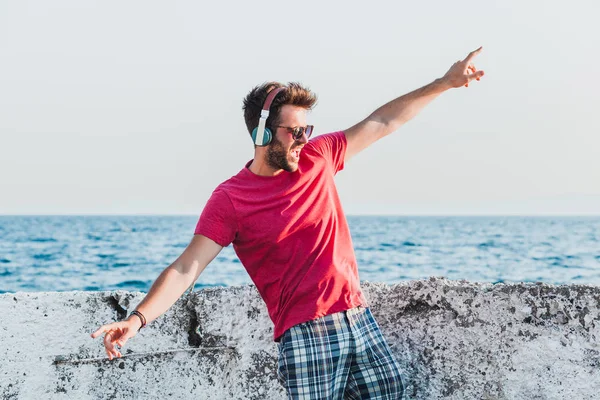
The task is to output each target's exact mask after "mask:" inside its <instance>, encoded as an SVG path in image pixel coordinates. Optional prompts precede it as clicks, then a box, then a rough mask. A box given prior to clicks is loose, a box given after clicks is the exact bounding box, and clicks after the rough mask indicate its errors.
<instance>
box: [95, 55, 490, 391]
mask: <svg viewBox="0 0 600 400" xmlns="http://www.w3.org/2000/svg"><path fill="white" fill-rule="evenodd" d="M480 51H481V48H479V49H477V50H475V51H473V52H471V53H470V54H469V55H468V56H467V57H466V58H465V59H464V60H462V61H458V62H456V63H455V64H454V65H453V66H452V67H451V68H450V69H449V70H448V72H447V73H446V74H445V75H444V76H443V77H442V78H440V79H437V80H435V81H434V82H432V83H430V84H429V85H426V86H424V87H422V88H420V89H418V90H415V91H413V92H411V93H408V94H406V95H404V96H401V97H399V98H397V99H395V100H393V101H391V102H389V103H387V104H385V105H383V106H382V107H380V108H379V109H377V110H376V111H375V112H373V113H372V114H371V115H370V116H368V117H367V118H366V119H365V120H363V121H362V122H360V123H358V124H357V125H355V126H353V127H351V128H349V129H347V130H345V131H341V132H335V133H330V134H326V135H321V136H318V137H316V138H315V139H313V140H311V141H309V136H310V135H311V133H312V126H310V125H307V124H306V113H307V111H308V110H310V109H311V108H312V107H313V105H314V104H315V102H316V97H315V96H314V95H313V94H312V93H311V92H310V91H309V90H307V89H305V88H303V87H302V86H301V85H299V84H294V83H292V84H289V85H287V86H284V85H282V84H279V83H267V84H264V85H262V86H258V87H256V88H254V89H253V90H252V91H251V92H250V93H249V94H248V96H247V97H246V98H245V100H244V117H245V120H246V125H247V127H248V131H249V132H250V134H251V136H252V138H253V141H254V143H255V154H254V159H253V160H252V161H250V162H248V164H247V165H246V166H245V167H244V168H243V169H242V170H241V171H240V172H239V173H238V174H237V175H235V176H234V177H232V178H230V179H228V180H227V181H225V182H223V183H222V184H221V185H219V186H218V187H217V188H216V190H215V191H214V192H213V194H212V196H211V198H210V199H209V201H208V203H207V204H206V207H205V208H204V210H203V212H202V215H201V216H200V219H199V221H198V225H197V227H196V231H195V235H194V237H193V239H192V241H191V242H190V244H189V246H188V247H187V248H186V250H185V251H184V252H183V254H182V255H181V256H180V257H179V258H178V259H177V260H176V261H175V262H174V263H173V264H172V265H170V266H169V267H168V268H166V269H165V270H164V271H163V272H162V273H161V274H160V276H159V277H158V278H157V280H156V281H155V282H154V284H153V285H152V287H151V289H150V291H149V292H148V294H147V295H146V297H145V298H144V299H143V301H142V302H141V303H140V304H139V305H138V307H137V310H136V311H134V313H132V315H131V316H130V317H129V318H128V319H127V320H125V321H121V322H116V323H112V324H108V325H103V326H102V327H100V328H99V329H98V330H97V331H96V332H94V333H93V334H92V337H93V338H96V337H98V336H99V335H101V334H102V333H105V334H106V335H105V337H104V345H105V348H106V352H107V354H108V357H109V358H110V359H112V358H113V357H121V353H120V351H119V350H118V349H117V348H116V347H115V346H116V345H119V346H121V347H122V346H123V345H124V344H125V342H126V341H127V340H128V339H130V338H132V337H133V336H135V334H136V333H137V331H138V329H139V328H140V327H142V326H144V325H145V324H146V323H147V322H150V321H152V320H154V319H156V318H158V317H159V316H160V315H161V314H162V313H164V312H165V311H166V310H167V309H168V308H169V307H170V306H171V305H173V303H175V301H176V300H177V299H178V298H179V297H180V296H181V295H182V294H183V293H184V292H185V290H186V289H187V288H188V287H189V286H190V285H191V284H193V282H195V280H196V279H197V277H198V276H199V275H200V273H201V272H202V271H203V270H204V268H205V267H206V266H207V265H208V264H209V263H210V262H211V261H212V260H213V259H214V258H215V257H216V256H217V254H218V253H219V252H220V251H221V249H222V248H223V247H225V246H227V245H229V244H230V243H232V244H233V247H234V250H235V252H236V254H237V255H238V257H239V259H240V261H241V262H242V264H243V265H244V267H245V268H246V270H247V271H248V273H249V275H250V277H251V278H252V280H253V282H254V283H255V284H256V287H257V289H258V291H259V292H260V295H261V296H262V298H263V300H264V301H265V303H266V305H267V309H268V311H269V315H270V317H271V319H272V321H273V323H274V326H275V329H274V338H275V340H276V341H277V342H278V343H279V350H280V356H279V368H278V377H279V380H280V382H281V383H282V384H283V386H284V387H285V389H286V391H287V393H288V395H289V397H290V398H294V399H295V398H303V399H305V398H306V399H313V398H314V399H316V398H319V399H341V398H351V399H361V398H377V399H398V398H401V397H402V395H403V391H404V386H403V383H402V377H401V375H400V372H399V368H398V364H397V362H396V360H395V359H394V356H393V355H392V353H391V351H390V348H389V347H388V345H387V344H386V342H385V339H384V338H383V337H382V335H381V332H380V331H379V328H378V326H377V324H376V322H375V321H374V319H373V317H372V315H371V313H370V311H369V309H368V308H367V304H366V301H365V299H364V297H363V295H362V293H361V290H360V284H359V279H358V271H357V265H356V259H355V256H354V251H353V248H352V242H351V238H350V231H349V229H348V225H347V223H346V218H345V216H344V213H343V211H342V208H341V205H340V200H339V197H338V194H337V191H336V188H335V184H334V181H333V177H334V175H335V174H336V173H337V172H338V171H340V170H341V169H342V168H343V167H344V163H345V162H346V161H347V160H348V159H350V158H351V157H353V156H354V155H355V154H357V153H358V152H360V151H361V150H363V149H365V148H366V147H367V146H369V145H371V144H372V143H373V142H375V141H377V140H378V139H381V138H382V137H384V136H386V135H388V134H390V133H392V132H393V131H395V130H396V129H398V128H399V127H400V126H401V125H402V124H404V123H405V122H406V121H408V120H410V119H411V118H412V117H414V116H415V115H416V114H417V113H418V112H419V111H420V110H421V109H422V108H423V107H424V106H425V105H427V104H428V103H429V102H431V101H432V100H433V99H434V98H436V97H437V96H439V95H440V94H441V93H443V92H444V91H446V90H448V89H451V88H457V87H461V86H468V84H469V82H471V81H472V80H474V79H476V80H479V79H480V78H481V77H482V76H483V71H477V70H476V68H475V66H474V65H473V64H472V60H473V58H474V57H475V56H476V55H477V54H478V53H479V52H480Z"/></svg>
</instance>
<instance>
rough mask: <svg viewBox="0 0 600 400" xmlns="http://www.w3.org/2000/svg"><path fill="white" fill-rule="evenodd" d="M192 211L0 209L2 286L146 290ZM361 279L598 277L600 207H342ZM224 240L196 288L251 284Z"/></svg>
mask: <svg viewBox="0 0 600 400" xmlns="http://www.w3.org/2000/svg"><path fill="white" fill-rule="evenodd" d="M197 218H198V217H197V216H0V293H7V292H20V291H24V292H37V291H72V290H80V291H104V290H128V291H142V292H147V291H148V290H149V288H150V286H151V285H152V282H153V281H154V280H155V279H156V277H157V276H158V275H159V274H160V272H161V271H162V270H163V269H164V268H166V267H167V266H168V265H170V264H171V263H172V262H173V261H174V260H175V259H176V258H177V257H178V256H179V255H180V254H181V252H182V251H183V250H184V249H185V247H186V246H187V244H188V243H189V241H190V239H191V238H192V235H193V232H194V228H195V225H196V222H197ZM348 223H349V226H350V231H351V234H352V240H353V243H354V251H355V254H356V258H357V261H358V266H359V274H360V278H361V280H362V281H370V282H385V283H388V284H394V283H398V282H402V281H408V280H416V279H427V278H429V277H431V276H436V277H446V278H448V279H453V280H468V281H475V282H490V283H499V282H505V283H516V282H545V283H550V284H556V285H561V284H593V285H600V217H520V216H519V217H518V216H510V217H502V216H494V217H462V216H460V217H459V216H449V217H437V216H436V217H413V216H349V217H348ZM250 283H251V280H250V278H249V277H248V275H247V273H246V271H245V270H244V267H243V266H242V264H241V263H240V261H239V259H238V258H237V256H236V255H235V253H234V251H233V249H232V247H231V246H229V247H227V248H224V249H223V251H222V252H221V253H220V254H219V255H218V256H217V258H216V259H215V260H214V261H213V262H212V263H211V264H210V265H209V266H208V267H207V268H206V270H205V271H204V273H203V274H202V275H201V276H200V278H199V279H198V281H197V283H196V286H195V288H196V289H200V288H203V287H212V286H233V285H246V284H250Z"/></svg>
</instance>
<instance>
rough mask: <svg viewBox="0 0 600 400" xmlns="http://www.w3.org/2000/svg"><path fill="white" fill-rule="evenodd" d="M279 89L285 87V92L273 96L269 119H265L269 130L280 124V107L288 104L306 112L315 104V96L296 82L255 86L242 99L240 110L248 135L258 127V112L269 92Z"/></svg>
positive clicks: (268, 83)
mask: <svg viewBox="0 0 600 400" xmlns="http://www.w3.org/2000/svg"><path fill="white" fill-rule="evenodd" d="M280 87H285V90H283V91H282V92H281V93H279V94H278V95H277V96H275V100H273V103H272V104H271V108H270V113H269V118H267V124H266V126H267V127H269V128H272V127H273V126H277V125H279V124H280V121H279V113H280V111H281V106H283V105H286V104H289V105H293V106H297V107H302V108H304V109H306V110H312V108H313V107H314V106H315V104H316V103H317V95H315V94H314V93H313V92H311V91H310V89H308V88H305V87H303V86H302V85H301V84H299V83H297V82H290V83H288V84H287V85H283V84H281V83H279V82H267V83H263V84H262V85H259V86H256V87H255V88H254V89H252V90H251V91H250V93H248V94H247V95H246V97H245V98H244V105H243V106H242V110H244V120H245V121H246V127H247V128H248V132H249V133H250V134H252V130H253V129H254V128H256V127H257V126H258V120H259V119H260V112H261V110H262V107H263V104H264V103H265V100H266V99H267V95H268V94H269V92H270V91H271V90H273V89H276V88H280Z"/></svg>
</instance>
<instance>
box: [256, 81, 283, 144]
mask: <svg viewBox="0 0 600 400" xmlns="http://www.w3.org/2000/svg"><path fill="white" fill-rule="evenodd" d="M282 90H285V87H280V88H277V89H273V90H271V91H270V92H269V95H268V96H267V98H266V100H265V103H264V104H263V107H262V110H261V112H260V119H259V120H258V126H257V127H256V128H254V129H253V130H252V141H253V142H254V144H255V145H257V146H266V145H268V144H269V143H271V140H272V139H273V133H272V132H271V130H270V129H269V128H267V127H266V124H267V118H269V109H270V108H271V104H272V103H273V100H275V96H277V94H278V93H279V92H281V91H282Z"/></svg>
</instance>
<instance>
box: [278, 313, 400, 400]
mask: <svg viewBox="0 0 600 400" xmlns="http://www.w3.org/2000/svg"><path fill="white" fill-rule="evenodd" d="M277 375H278V378H279V381H280V382H281V384H282V385H283V386H284V387H285V389H286V391H287V394H288V398H290V399H327V400H330V399H394V400H396V399H401V398H402V396H403V393H404V384H403V382H402V376H401V374H400V368H399V366H398V363H397V362H396V360H395V359H394V356H393V355H392V352H391V350H390V348H389V346H388V345H387V343H386V341H385V339H384V338H383V335H382V334H381V331H380V330H379V326H378V325H377V323H376V322H375V319H374V318H373V316H372V315H371V311H370V310H369V309H368V308H363V307H357V308H353V309H350V310H348V311H343V312H339V313H335V314H330V315H326V316H325V317H321V318H318V319H315V320H312V321H308V322H304V323H302V324H299V325H296V326H293V327H292V328H290V329H288V330H287V331H285V333H284V334H283V335H282V336H281V341H280V342H279V363H278V370H277Z"/></svg>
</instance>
